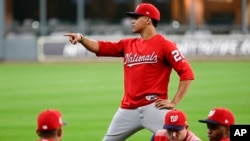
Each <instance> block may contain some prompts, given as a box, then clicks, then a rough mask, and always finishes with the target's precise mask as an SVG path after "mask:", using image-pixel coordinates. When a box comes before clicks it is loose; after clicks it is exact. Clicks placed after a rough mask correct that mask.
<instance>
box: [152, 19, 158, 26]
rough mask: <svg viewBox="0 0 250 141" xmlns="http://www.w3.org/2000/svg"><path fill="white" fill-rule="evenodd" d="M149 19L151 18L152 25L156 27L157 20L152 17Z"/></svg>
mask: <svg viewBox="0 0 250 141" xmlns="http://www.w3.org/2000/svg"><path fill="white" fill-rule="evenodd" d="M151 20H152V23H153V25H154V27H157V25H158V22H159V21H157V20H156V19H153V18H151Z"/></svg>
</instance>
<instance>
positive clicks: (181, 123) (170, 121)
mask: <svg viewBox="0 0 250 141" xmlns="http://www.w3.org/2000/svg"><path fill="white" fill-rule="evenodd" d="M163 128H164V129H166V130H167V137H168V139H169V140H170V141H171V140H184V139H185V137H186V134H187V129H188V124H187V116H186V114H185V113H184V112H183V111H181V110H176V109H175V110H170V111H169V112H167V114H166V115H165V122H164V126H163Z"/></svg>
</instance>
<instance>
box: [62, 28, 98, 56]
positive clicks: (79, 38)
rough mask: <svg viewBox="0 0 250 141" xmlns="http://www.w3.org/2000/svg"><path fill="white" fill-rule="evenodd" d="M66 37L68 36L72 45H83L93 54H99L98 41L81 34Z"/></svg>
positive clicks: (71, 34)
mask: <svg viewBox="0 0 250 141" xmlns="http://www.w3.org/2000/svg"><path fill="white" fill-rule="evenodd" d="M64 36H68V37H69V41H70V42H71V43H72V44H77V43H81V44H82V45H83V46H84V47H85V48H86V49H87V50H89V51H91V52H93V53H98V52H99V44H98V42H97V40H92V39H89V38H87V37H85V36H83V35H82V34H81V33H67V34H64Z"/></svg>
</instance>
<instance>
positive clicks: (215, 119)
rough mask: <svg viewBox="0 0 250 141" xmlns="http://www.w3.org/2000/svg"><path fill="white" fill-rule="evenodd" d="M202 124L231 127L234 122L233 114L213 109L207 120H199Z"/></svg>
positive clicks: (220, 109)
mask: <svg viewBox="0 0 250 141" xmlns="http://www.w3.org/2000/svg"><path fill="white" fill-rule="evenodd" d="M199 122H202V123H212V124H221V125H228V126H229V125H233V124H234V122H235V119H234V115H233V113H232V112H231V111H230V110H229V109H227V108H219V107H218V108H214V109H212V110H211V111H210V112H209V114H208V118H207V119H204V120H199Z"/></svg>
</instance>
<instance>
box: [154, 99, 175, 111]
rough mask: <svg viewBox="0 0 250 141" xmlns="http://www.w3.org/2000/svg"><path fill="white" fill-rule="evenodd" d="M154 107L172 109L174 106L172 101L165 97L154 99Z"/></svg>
mask: <svg viewBox="0 0 250 141" xmlns="http://www.w3.org/2000/svg"><path fill="white" fill-rule="evenodd" d="M155 107H156V108H158V109H160V110H161V109H173V108H174V107H175V104H174V103H171V101H169V100H166V99H157V100H156V101H155Z"/></svg>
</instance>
